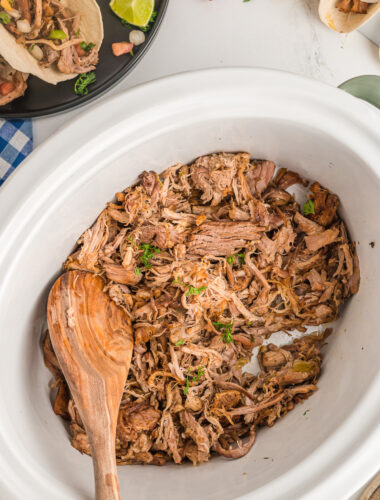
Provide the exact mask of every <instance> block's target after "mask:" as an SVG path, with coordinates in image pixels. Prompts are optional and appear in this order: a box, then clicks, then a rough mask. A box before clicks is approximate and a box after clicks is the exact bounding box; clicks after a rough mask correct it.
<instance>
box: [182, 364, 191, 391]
mask: <svg viewBox="0 0 380 500" xmlns="http://www.w3.org/2000/svg"><path fill="white" fill-rule="evenodd" d="M189 374H190V368H188V370H187V373H186V385H185V388H184V390H183V393H184V394H185V396H186V394H187V393H188V392H189V388H190V379H189Z"/></svg>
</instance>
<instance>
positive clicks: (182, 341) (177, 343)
mask: <svg viewBox="0 0 380 500" xmlns="http://www.w3.org/2000/svg"><path fill="white" fill-rule="evenodd" d="M184 343H185V341H184V340H183V339H180V340H178V342H176V343H175V345H176V346H180V345H183V344H184Z"/></svg>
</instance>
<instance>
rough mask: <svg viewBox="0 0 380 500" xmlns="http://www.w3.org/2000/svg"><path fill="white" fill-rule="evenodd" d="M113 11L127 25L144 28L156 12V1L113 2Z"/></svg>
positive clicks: (111, 4) (118, 0)
mask: <svg viewBox="0 0 380 500" xmlns="http://www.w3.org/2000/svg"><path fill="white" fill-rule="evenodd" d="M110 7H111V10H112V11H113V12H114V13H115V14H116V15H117V16H119V17H121V19H124V21H127V23H130V24H134V25H135V26H141V27H144V26H146V25H147V24H148V23H149V20H150V18H151V17H152V14H153V10H154V0H111V2H110Z"/></svg>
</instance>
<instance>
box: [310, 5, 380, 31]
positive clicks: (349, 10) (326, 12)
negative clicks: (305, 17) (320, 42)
mask: <svg viewBox="0 0 380 500" xmlns="http://www.w3.org/2000/svg"><path fill="white" fill-rule="evenodd" d="M379 10H380V1H377V2H374V1H373V0H372V1H371V2H362V1H361V0H320V2H319V15H320V18H321V20H322V21H323V22H324V23H325V24H326V25H327V26H328V27H329V28H332V29H333V30H335V31H338V32H339V33H350V32H351V31H354V30H356V29H357V28H359V27H360V26H362V25H363V24H364V23H366V22H367V21H369V19H371V17H373V16H374V15H375V14H376V13H377V12H378V11H379Z"/></svg>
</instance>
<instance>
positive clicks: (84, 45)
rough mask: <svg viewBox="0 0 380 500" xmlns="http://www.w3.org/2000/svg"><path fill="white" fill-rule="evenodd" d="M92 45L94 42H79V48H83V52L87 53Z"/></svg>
mask: <svg viewBox="0 0 380 500" xmlns="http://www.w3.org/2000/svg"><path fill="white" fill-rule="evenodd" d="M93 47H95V44H94V43H89V44H87V43H86V42H81V44H80V48H81V49H82V50H84V51H85V52H87V53H88V52H90V50H91V49H92V48H93Z"/></svg>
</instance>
